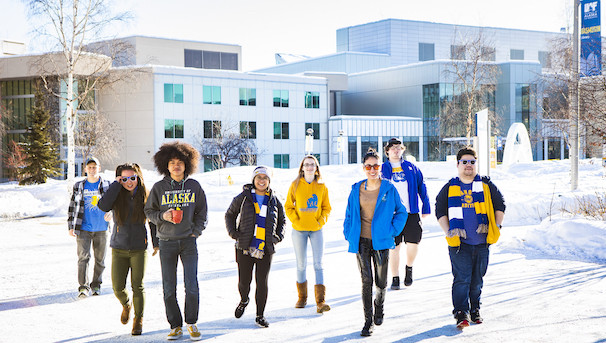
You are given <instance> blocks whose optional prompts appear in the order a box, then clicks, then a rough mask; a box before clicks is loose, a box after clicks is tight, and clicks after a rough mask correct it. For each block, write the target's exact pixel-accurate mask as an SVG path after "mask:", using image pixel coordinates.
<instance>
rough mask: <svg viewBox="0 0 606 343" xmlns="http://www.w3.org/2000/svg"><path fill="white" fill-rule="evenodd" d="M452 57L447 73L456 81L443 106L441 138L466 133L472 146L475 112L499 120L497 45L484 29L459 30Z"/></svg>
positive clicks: (456, 32) (440, 128)
mask: <svg viewBox="0 0 606 343" xmlns="http://www.w3.org/2000/svg"><path fill="white" fill-rule="evenodd" d="M451 58H452V62H451V63H450V65H449V66H447V67H446V69H445V70H444V73H445V74H446V77H447V79H450V80H452V81H453V83H454V84H453V91H452V94H451V95H450V98H449V99H448V100H446V101H445V102H443V103H442V104H440V105H441V107H442V108H441V113H440V117H439V121H440V122H439V130H440V132H441V136H442V137H461V136H462V135H463V134H464V135H465V137H466V138H467V144H468V145H469V144H470V143H471V136H472V133H473V132H474V114H475V113H476V112H478V111H480V110H482V109H484V108H488V109H489V118H490V119H491V121H493V122H495V121H496V115H495V109H494V97H495V86H496V82H497V78H498V76H499V74H500V69H499V67H498V66H497V65H496V64H495V63H494V60H495V48H494V43H493V42H492V41H491V40H490V39H489V37H488V36H487V34H486V32H484V30H482V29H480V30H479V31H476V32H460V31H458V30H456V31H455V38H454V40H453V44H452V46H451ZM495 126H496V125H495Z"/></svg>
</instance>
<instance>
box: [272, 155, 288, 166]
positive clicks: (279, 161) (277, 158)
mask: <svg viewBox="0 0 606 343" xmlns="http://www.w3.org/2000/svg"><path fill="white" fill-rule="evenodd" d="M289 160H290V156H289V155H288V154H274V168H284V169H287V168H290V161H289Z"/></svg>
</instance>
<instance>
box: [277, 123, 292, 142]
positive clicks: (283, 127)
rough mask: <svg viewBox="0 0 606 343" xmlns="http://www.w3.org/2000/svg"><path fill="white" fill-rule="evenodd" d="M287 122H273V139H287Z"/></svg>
mask: <svg viewBox="0 0 606 343" xmlns="http://www.w3.org/2000/svg"><path fill="white" fill-rule="evenodd" d="M288 136H289V134H288V123H278V122H274V139H288Z"/></svg>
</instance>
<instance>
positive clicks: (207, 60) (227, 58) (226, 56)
mask: <svg viewBox="0 0 606 343" xmlns="http://www.w3.org/2000/svg"><path fill="white" fill-rule="evenodd" d="M184 55H185V56H184V57H185V61H184V65H185V67H186V68H188V67H189V68H202V69H223V70H238V54H234V53H229V52H219V51H207V50H190V49H185V51H184Z"/></svg>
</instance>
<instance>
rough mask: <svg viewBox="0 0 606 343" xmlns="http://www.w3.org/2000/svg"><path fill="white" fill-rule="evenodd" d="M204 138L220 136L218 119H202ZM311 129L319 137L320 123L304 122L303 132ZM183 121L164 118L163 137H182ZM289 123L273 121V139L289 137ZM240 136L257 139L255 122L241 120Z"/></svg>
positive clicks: (316, 137) (220, 127)
mask: <svg viewBox="0 0 606 343" xmlns="http://www.w3.org/2000/svg"><path fill="white" fill-rule="evenodd" d="M203 127H204V129H203V130H204V132H203V135H204V138H220V137H221V135H222V134H223V133H222V130H221V129H222V125H221V121H220V120H205V121H204V125H203ZM310 128H311V129H313V137H314V139H320V123H305V132H306V133H307V130H308V129H310ZM183 131H184V121H183V120H179V119H164V138H183ZM289 137H290V125H289V123H281V122H274V139H289ZM240 138H243V139H257V122H254V121H241V122H240Z"/></svg>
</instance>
